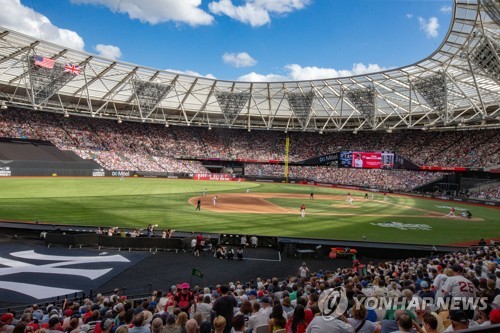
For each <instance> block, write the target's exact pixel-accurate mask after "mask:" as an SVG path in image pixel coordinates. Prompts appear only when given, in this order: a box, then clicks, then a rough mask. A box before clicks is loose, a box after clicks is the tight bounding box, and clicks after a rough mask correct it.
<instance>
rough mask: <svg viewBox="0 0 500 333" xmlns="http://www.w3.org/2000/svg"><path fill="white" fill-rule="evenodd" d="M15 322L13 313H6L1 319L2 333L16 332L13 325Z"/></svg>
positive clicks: (0, 330) (0, 329) (0, 328)
mask: <svg viewBox="0 0 500 333" xmlns="http://www.w3.org/2000/svg"><path fill="white" fill-rule="evenodd" d="M13 320H14V315H13V314H12V313H9V312H7V313H4V314H3V315H2V316H1V317H0V332H1V333H12V331H13V330H14V327H15V326H14V325H12V321H13Z"/></svg>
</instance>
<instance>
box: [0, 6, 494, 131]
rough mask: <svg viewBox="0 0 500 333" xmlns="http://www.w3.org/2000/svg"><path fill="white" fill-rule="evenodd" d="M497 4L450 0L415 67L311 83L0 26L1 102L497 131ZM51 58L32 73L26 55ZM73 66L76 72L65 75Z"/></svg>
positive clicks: (74, 109) (224, 122) (313, 125)
mask: <svg viewBox="0 0 500 333" xmlns="http://www.w3.org/2000/svg"><path fill="white" fill-rule="evenodd" d="M499 18H500V1H499V0H455V1H454V6H453V18H452V21H451V25H450V27H449V30H448V32H447V34H446V36H445V38H444V41H443V42H442V43H441V45H440V46H439V48H438V49H437V50H436V51H435V52H434V53H433V54H431V55H430V56H429V57H427V58H425V59H423V60H422V61H419V62H417V63H415V64H413V65H409V66H406V67H401V68H397V69H392V70H387V71H384V72H379V73H373V74H366V75H359V76H352V77H342V78H332V79H318V80H310V81H294V82H292V81H290V82H258V83H257V82H231V81H223V80H217V79H209V78H203V77H193V76H189V75H184V74H178V73H173V72H168V71H161V70H155V69H151V68H147V67H143V66H136V65H132V64H128V63H123V62H117V61H112V60H109V59H105V58H102V57H98V56H93V55H89V54H87V53H84V52H80V51H75V50H70V49H67V48H64V47H61V46H58V45H54V44H52V43H49V42H45V41H42V40H36V39H35V38H32V37H29V36H26V35H22V34H20V33H17V32H14V31H10V30H8V29H4V28H0V101H1V102H2V105H3V102H6V104H7V106H16V107H24V108H32V109H38V110H43V111H48V112H57V113H61V114H64V115H66V116H70V115H78V116H88V117H102V118H111V119H116V120H117V121H119V122H121V121H138V122H144V123H157V124H163V125H166V126H168V125H169V124H176V125H187V126H189V125H193V126H206V127H211V126H219V127H232V128H245V129H248V130H251V129H270V130H282V131H316V132H319V133H323V132H329V131H360V130H385V131H392V130H399V129H401V130H402V129H424V130H425V129H434V128H437V129H456V128H459V127H460V128H487V127H500V126H499V125H500V107H499V105H500V103H499V102H500V58H499V50H500V47H499V43H500V20H499ZM35 55H38V56H43V57H47V58H51V59H53V60H55V65H54V68H53V69H48V68H39V67H37V66H35V65H34V64H33V56H35ZM66 63H71V64H78V65H79V66H80V68H81V75H78V76H75V75H69V74H68V73H64V72H63V69H62V68H63V67H62V66H64V64H66Z"/></svg>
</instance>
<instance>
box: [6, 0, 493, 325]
mask: <svg viewBox="0 0 500 333" xmlns="http://www.w3.org/2000/svg"><path fill="white" fill-rule="evenodd" d="M499 54H500V3H499V1H498V0H454V1H453V6H452V20H451V23H450V25H449V27H448V31H447V33H446V35H445V37H444V39H443V41H442V42H441V44H440V45H439V46H438V47H437V49H436V50H435V51H434V52H433V53H432V54H430V55H429V56H427V57H426V58H425V59H422V60H420V61H418V62H416V63H414V64H410V65H407V66H403V67H399V68H393V69H387V70H384V71H381V72H376V73H368V74H363V75H355V76H348V77H337V78H332V79H317V80H307V81H283V82H274V81H273V82H244V81H229V80H220V79H216V78H208V77H202V76H191V75H188V74H181V73H176V72H172V71H168V70H161V69H154V68H150V67H146V66H142V65H140V64H132V63H126V62H121V61H118V60H112V59H108V58H105V57H102V56H97V55H93V54H90V53H86V52H83V51H78V50H74V49H71V48H67V47H64V46H61V45H58V44H56V43H52V42H49V41H47V40H43V39H39V38H35V37H32V36H29V35H26V34H23V33H20V32H18V31H15V30H11V29H8V28H3V27H0V230H1V233H0V234H1V236H0V244H1V246H0V276H1V277H0V313H2V314H3V315H2V319H1V324H2V326H4V327H7V330H6V333H10V332H13V331H15V332H16V333H20V332H22V333H25V332H26V333H27V332H32V331H30V330H31V329H32V328H33V327H35V326H34V325H35V324H36V328H35V329H38V327H39V328H40V329H41V328H42V326H43V325H42V322H44V321H43V319H42V317H45V316H47V320H46V326H43V327H45V328H46V329H54V328H52V326H50V325H52V324H53V323H51V321H52V318H54V317H53V316H52V315H53V314H54V313H55V314H57V316H56V317H57V318H58V321H57V323H55V320H54V325H58V324H61V325H63V326H64V325H65V324H64V323H65V321H64V320H65V319H67V318H73V317H74V316H76V315H75V313H78V318H80V317H79V316H82V317H83V315H84V313H88V314H89V315H92V318H93V319H92V320H94V321H95V322H98V323H100V324H99V325H100V326H102V327H101V328H99V329H101V330H102V331H104V330H107V327H108V326H109V325H108V324H107V321H106V320H107V319H106V318H110V319H112V320H115V316H116V318H118V316H119V314H120V312H122V311H123V316H124V315H125V313H126V312H127V311H126V310H127V309H132V310H134V309H135V310H136V309H137V308H140V307H141V302H142V304H143V305H146V304H148V305H149V307H148V306H145V307H144V309H145V310H144V311H145V312H149V314H146V313H145V312H144V314H141V316H143V317H144V316H145V317H148V316H149V322H150V323H151V322H154V320H156V319H157V318H161V319H163V326H162V327H167V326H165V325H168V324H166V323H168V321H169V318H170V316H172V315H175V318H176V319H177V320H178V319H179V318H181V317H182V315H180V314H179V313H182V312H187V315H188V316H187V317H188V318H194V317H196V316H195V315H196V313H197V311H196V307H197V305H198V306H200V304H201V303H205V296H206V295H208V296H209V297H208V298H209V299H208V304H210V306H212V305H213V309H212V311H210V310H208V312H206V311H201V310H200V311H201V312H199V313H202V314H203V320H202V321H203V322H204V321H208V325H209V331H206V332H210V329H211V327H212V328H213V327H215V332H222V331H218V329H217V326H216V324H215V322H216V321H217V320H216V319H217V318H219V317H218V316H217V315H219V314H220V313H218V312H217V310H215V309H217V308H218V307H217V306H216V304H217V305H218V304H219V303H220V302H221V301H219V299H218V296H219V295H220V294H221V293H222V294H224V295H225V292H224V291H225V288H226V286H227V287H228V288H229V290H230V293H232V294H234V298H235V300H236V301H237V302H238V306H237V307H243V306H242V304H243V303H244V302H245V301H247V302H248V301H252V304H253V303H254V302H253V301H254V300H255V299H252V297H255V295H256V300H257V301H256V302H257V303H266V302H267V303H269V298H271V300H272V302H274V304H275V305H274V307H273V306H271V307H272V308H273V311H274V308H275V307H279V308H283V309H282V310H283V311H285V310H284V308H285V305H286V304H288V303H287V302H289V301H290V298H289V299H288V301H285V300H284V299H286V298H287V297H289V296H287V295H291V294H294V297H296V299H295V300H292V301H293V302H292V309H291V312H290V313H289V315H288V318H293V317H297V316H299V314H297V313H296V312H294V309H293V307H295V308H300V307H299V306H298V304H299V303H300V302H301V301H300V299H301V297H300V296H299V293H300V295H302V298H304V297H305V298H306V300H305V302H306V306H305V307H306V308H307V309H308V311H311V310H310V309H312V311H313V312H315V309H316V308H318V306H317V305H314V302H315V301H316V303H317V302H318V297H315V295H316V296H318V295H319V294H321V291H323V290H325V289H328V288H333V287H337V288H340V287H342V288H347V289H348V290H349V288H350V290H351V293H354V294H364V295H368V294H367V293H369V292H372V293H373V292H374V290H375V291H376V290H379V289H383V288H384V286H386V289H387V287H389V286H392V289H391V291H393V292H399V294H400V295H403V296H406V295H407V294H406V292H407V291H409V292H411V293H412V295H417V294H419V293H421V292H423V291H424V290H425V291H427V289H431V290H432V291H433V292H436V293H438V292H439V291H440V290H441V289H439V288H440V287H439V286H436V283H437V282H436V280H437V278H436V276H440V275H441V274H443V272H442V270H443V269H444V270H446V269H448V270H449V271H450V272H452V273H450V275H448V276H449V277H450V276H455V275H460V276H461V277H462V278H464V279H468V280H469V281H470V282H467V283H469V284H470V285H471V286H472V285H473V288H472V289H473V290H474V293H475V294H474V297H480V296H481V297H484V298H485V299H487V301H486V304H487V305H488V310H477V309H476V310H473V311H472V312H467V311H462V310H457V311H458V312H456V313H455V312H453V311H451V312H450V314H449V317H446V316H445V317H443V320H442V322H441V326H442V325H443V324H444V325H445V326H446V327H448V329H447V331H454V330H457V331H458V330H460V329H463V330H464V332H499V331H500V314H499V313H498V312H500V299H499V296H498V295H499V294H500V266H499V265H500V246H499V242H500V212H499V207H500V55H499ZM457 265H458V266H460V267H461V269H460V267H459V268H457V267H458V266H457ZM299 267H300V269H299ZM304 267H305V268H304ZM306 269H307V272H306ZM304 272H306V273H304ZM303 273H304V274H303ZM438 274H439V275H438ZM444 274H447V273H444ZM443 276H444V275H443ZM435 278H436V280H435ZM445 280H446V279H444V280H443V281H445ZM379 281H382V282H379ZM443 283H445V282H443ZM186 285H187V287H186ZM221 286H222V287H221ZM425 286H427V287H425ZM429 286H432V288H431V287H429ZM441 287H442V286H441ZM184 289H186V290H187V289H189V290H190V291H189V294H190V295H191V296H192V297H193V298H194V300H193V302H192V303H193V305H194V310H193V308H192V307H191V308H187V309H188V310H185V309H184V308H183V307H182V306H180V305H179V304H180V303H179V302H178V301H177V294H176V292H177V291H178V290H184ZM370 290H371V291H370ZM178 292H179V293H181V291H178ZM254 294H255V295H254ZM348 294H349V293H348ZM276 295H278V296H276ZM370 295H371V294H370ZM210 298H211V299H210ZM259 300H260V301H259ZM170 301H172V303H169V302H170ZM33 304H37V306H35V307H34V306H33ZM196 304H197V305H196ZM307 304H309V305H307ZM311 304H312V305H311ZM38 306H39V308H38ZM96 306H97V307H96ZM189 306H191V303H190V305H189ZM263 306H264V305H263ZM287 306H289V305H287ZM315 307H316V308H315ZM319 307H320V310H321V311H320V310H317V312H315V313H316V314H317V313H319V317H321V315H322V311H323V310H322V309H321V306H319ZM27 308H29V309H31V310H30V311H26V310H25V309H27ZM120 308H121V310H120ZM199 308H200V309H201V308H203V307H201V306H200V307H199ZM54 309H55V310H56V311H55V310H54ZM96 309H97V310H98V311H96ZM124 309H125V311H124ZM181 310H183V311H181ZM236 310H238V309H236ZM35 311H41V312H42V314H41V316H40V318H39V320H38V319H37V320H36V323H35V324H33V322H34V321H35V319H34V318H35ZM53 311H55V312H54V313H53ZM67 311H69V314H67V313H66V312H67ZM239 311H241V312H240V313H242V314H243V310H241V309H240V310H239ZM27 312H28V313H29V316H28V317H29V318H28V317H26V316H25V315H26V313H27ZM43 312H45V313H43ZM94 312H97V319H96V318H94V317H93V315H94ZM139 312H140V311H139ZM257 312H258V311H257ZM257 312H255V313H254V314H253V315H252V313H251V311H250V314H249V315H248V317H250V320H249V322H250V324H249V325H250V327H249V326H247V323H246V322H245V326H244V327H245V328H246V329H247V332H250V331H252V333H261V332H271V333H274V332H275V331H273V330H272V327H273V326H272V325H274V324H269V323H267V322H265V323H264V324H263V325H262V326H265V325H267V326H266V327H264V328H262V327H260V326H259V327H255V326H252V325H253V324H252V316H256V317H258V313H260V312H258V313H257ZM436 312H438V311H437V309H436ZM452 312H453V313H452ZM459 312H460V313H459ZM137 313H138V312H137V311H136V312H135V314H136V315H137ZM285 313H286V312H285ZM269 314H271V312H269V313H267V314H266V315H267V316H269ZM417 314H418V313H417ZM462 314H463V315H466V316H467V318H465V319H464V318H461V317H460V315H462ZM495 314H496V317H495ZM233 315H234V318H236V317H238V316H237V315H236V312H235V313H234V314H231V317H230V318H231V320H232V325H231V324H230V323H229V321H228V323H226V326H225V327H226V328H225V329H224V332H229V331H227V329H228V328H229V329H231V327H232V328H233V330H234V331H235V332H239V331H237V330H235V327H236V325H237V324H235V321H234V318H233ZM323 315H324V312H323ZM341 315H342V313H341ZM245 316H246V314H245ZM311 316H312V315H311ZM345 316H346V317H348V315H347V314H345ZM488 316H489V317H488ZM11 317H12V318H11ZM25 317H26V318H27V319H26V318H25ZM285 317H286V316H285ZM341 317H342V318H343V319H346V325H347V326H349V323H348V322H350V320H351V319H352V320H357V319H356V318H355V317H353V318H345V317H344V316H343V315H342V316H341ZM403 317H404V315H403ZM424 317H425V316H424ZM424 317H422V318H424ZM483 317H484V318H486V319H484V318H483ZM16 318H17V319H16ZM133 318H134V319H133V320H134V323H135V318H136V317H135V316H133ZM401 318H402V317H401ZM401 318H399V319H401ZM422 318H420V317H418V318H417V317H415V320H416V321H417V326H418V325H419V324H420V325H422V327H424V326H425V324H424V319H422ZM481 318H482V319H481ZM25 319H26V320H27V322H28V324H25V329H24V330H23V328H21V330H19V329H18V328H17V327H18V326H19V325H21V324H15V323H16V322H22V321H23V320H25ZM49 319H50V320H49ZM195 319H196V318H195ZM205 319H206V320H205ZM267 319H269V318H267ZM311 319H312V317H311ZM358 319H359V318H358ZM386 319H387V318H384V316H383V315H382V317H380V315H379V318H378V320H373V321H371V320H370V322H373V325H374V326H373V330H370V331H369V332H380V331H382V332H384V322H383V321H384V320H386ZM390 319H393V318H392V317H391V318H390ZM399 319H398V320H395V325H396V326H395V327H396V329H395V330H397V329H398V326H397V325H400V326H399V330H400V331H404V330H403V329H402V328H404V327H403V326H404V325H405V324H404V320H403V319H401V320H399ZM69 320H70V319H68V320H67V323H66V324H67V325H66V327H65V328H64V329H63V328H61V329H60V330H61V331H64V332H66V329H67V327H69V326H68V325H69ZM122 320H124V319H123V318H120V319H116V323H115V325H116V326H118V322H121V321H122ZM143 320H144V322H147V318H146V319H143ZM226 320H227V318H226ZM256 320H257V319H256ZM271 320H272V319H271ZM364 320H365V319H363V323H364V322H365V321H364ZM488 320H489V321H488ZM11 321H12V322H11ZM80 321H81V320H80ZM276 321H277V320H276V319H275V320H274V321H273V323H275V322H276ZM465 321H467V325H465V324H464V323H465ZM158 322H160V321H158ZM44 323H45V322H44ZM129 323H130V321H129ZM356 323H357V322H356ZM485 323H486V324H485ZM32 324H33V325H32ZM184 324H186V323H184ZM307 324H308V325H309V326H308V328H307V332H354V331H361V330H360V328H359V327H358V325H354V324H353V323H352V322H351V326H349V327H350V328H346V330H341V329H340V328H338V329H337V328H332V327H328V328H325V327H324V326H321V324H317V323H316V318H315V319H312V322H311V321H310V323H309V322H308V323H307ZM462 324H464V325H465V326H460V325H462ZM497 324H498V325H497ZM30 325H31V326H30ZM79 325H80V324H79ZM79 325H77V326H78V327H80V326H79ZM84 325H85V324H84ZM134 325H135V326H137V324H134ZM148 325H149V324H148ZM210 325H211V326H210ZM269 325H271V328H269V327H270V326H269ZM287 325H288V323H287ZM290 325H292V323H290ZM315 325H316V326H315ZM363 325H364V324H363ZM363 325H361V327H362V326H363ZM377 325H378V326H377ZM2 326H0V332H3V331H2ZM23 327H24V326H23ZM82 327H83V326H82ZM202 327H203V325H202V324H201V321H200V322H198V327H197V331H196V330H195V331H192V332H201V331H203V329H202ZM370 327H372V326H370ZM377 327H378V328H377ZM418 327H419V328H420V326H418ZM425 327H427V326H425ZM28 328H29V329H30V330H28ZM256 328H259V329H256ZM9 329H10V330H9ZM75 329H77V328H76V327H75ZM96 329H97V328H96ZM148 329H149V331H148V332H153V333H154V332H155V330H154V325H153V324H152V323H151V324H150V326H148ZM270 329H271V331H270ZM279 329H283V331H280V332H286V333H288V332H293V333H296V332H297V327H296V326H293V327H291V326H290V327H288V326H287V327H285V325H284V324H283V325H282V326H280V327H279ZM380 329H381V330H380ZM427 329H428V330H427V332H430V330H429V328H427ZM16 330H17V331H16ZM92 330H93V328H92ZM129 330H133V328H129ZM186 330H187V328H186ZM69 331H71V332H73V331H72V330H69ZM82 331H84V330H83V329H82ZM187 331H188V332H189V330H187ZM212 331H213V330H212ZM424 331H425V330H424ZM438 331H439V330H438ZM442 331H444V327H443V330H441V331H439V332H442ZM75 332H76V331H75ZM78 332H80V331H78ZM85 332H90V330H89V331H85ZM127 332H128V331H127ZM141 332H142V331H141ZM164 332H165V331H164ZM302 332H305V330H304V331H302ZM363 332H368V331H363ZM385 332H392V331H390V330H385ZM408 332H409V331H408ZM121 333H123V332H121Z"/></svg>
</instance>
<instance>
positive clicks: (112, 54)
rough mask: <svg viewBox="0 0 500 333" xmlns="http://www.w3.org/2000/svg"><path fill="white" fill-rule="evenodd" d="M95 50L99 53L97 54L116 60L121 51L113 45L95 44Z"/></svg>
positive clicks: (119, 56)
mask: <svg viewBox="0 0 500 333" xmlns="http://www.w3.org/2000/svg"><path fill="white" fill-rule="evenodd" d="M95 50H96V51H97V52H98V53H99V55H101V56H103V57H106V58H111V59H115V60H116V59H119V58H121V56H122V51H120V48H119V47H118V46H114V45H104V44H97V45H96V47H95Z"/></svg>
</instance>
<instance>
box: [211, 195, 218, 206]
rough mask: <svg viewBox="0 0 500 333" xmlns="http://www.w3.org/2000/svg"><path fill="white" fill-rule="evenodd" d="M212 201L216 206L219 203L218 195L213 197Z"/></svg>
mask: <svg viewBox="0 0 500 333" xmlns="http://www.w3.org/2000/svg"><path fill="white" fill-rule="evenodd" d="M212 202H213V203H214V206H215V205H216V204H217V196H215V197H213V198H212Z"/></svg>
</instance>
